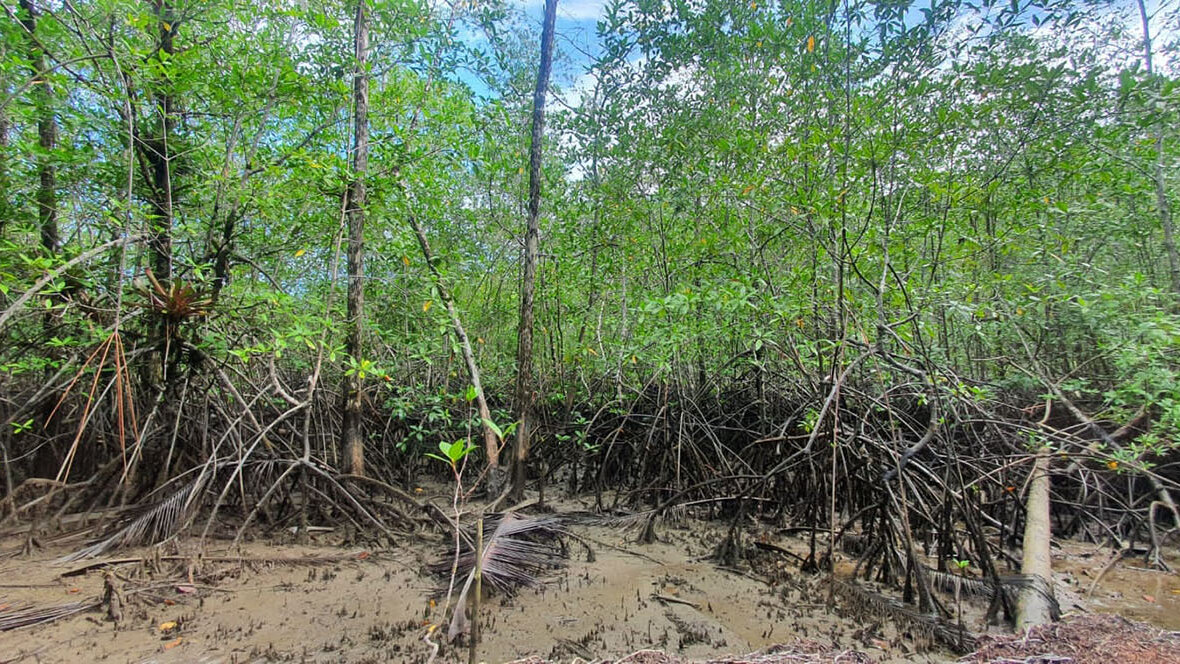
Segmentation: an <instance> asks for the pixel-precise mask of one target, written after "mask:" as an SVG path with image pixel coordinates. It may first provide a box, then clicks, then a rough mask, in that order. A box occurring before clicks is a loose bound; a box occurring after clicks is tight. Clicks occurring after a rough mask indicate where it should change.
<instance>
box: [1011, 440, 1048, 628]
mask: <svg viewBox="0 0 1180 664" xmlns="http://www.w3.org/2000/svg"><path fill="white" fill-rule="evenodd" d="M1026 505H1027V509H1028V514H1027V516H1026V517H1025V520H1024V540H1023V543H1022V548H1023V558H1022V560H1021V565H1020V573H1021V574H1023V575H1025V576H1028V577H1031V579H1032V580H1031V583H1029V585H1028V586H1027V587H1026V588H1023V589H1022V590H1021V591H1020V597H1019V598H1018V599H1017V601H1016V627H1017V628H1018V629H1024V628H1026V627H1032V626H1035V625H1043V624H1045V623H1047V622H1050V621H1051V620H1052V619H1053V608H1052V607H1053V562H1052V559H1051V558H1050V556H1049V539H1050V537H1051V536H1052V528H1051V526H1050V522H1049V452H1048V451H1046V450H1042V451H1040V452H1038V453H1037V458H1036V462H1035V464H1034V465H1033V469H1032V477H1031V479H1030V480H1029V487H1028V498H1027V501H1026Z"/></svg>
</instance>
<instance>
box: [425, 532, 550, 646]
mask: <svg viewBox="0 0 1180 664" xmlns="http://www.w3.org/2000/svg"><path fill="white" fill-rule="evenodd" d="M489 530H490V531H491V532H488V531H489ZM560 532H561V530H560V526H559V524H558V521H557V520H556V519H554V518H548V517H523V516H518V515H516V514H513V513H511V512H505V513H504V514H502V515H501V516H500V518H499V519H498V520H497V521H488V522H485V523H484V536H483V541H484V547H483V554H482V555H481V556H480V561H479V566H480V570H481V574H482V576H483V578H484V579H486V580H487V581H488V582H489V583H491V584H492V585H493V586H494V587H496V588H497V589H498V590H500V591H502V592H511V591H512V590H514V589H516V588H519V587H522V586H525V587H527V586H537V585H539V584H540V575H541V574H543V573H544V572H546V571H548V570H550V569H552V568H553V567H554V566H555V565H557V564H559V562H560V560H561V559H562V555H561V553H560V551H559V550H558V549H557V547H555V546H554V545H553V544H552V543H551V542H549V541H545V540H552V539H553V538H554V537H555V536H556V535H558V534H560ZM451 566H452V563H451V562H446V563H441V564H439V565H437V566H435V569H437V570H443V569H445V570H447V571H450V569H451ZM456 570H457V571H456V574H457V576H465V577H467V580H466V581H465V582H464V584H463V589H462V590H461V591H460V592H459V598H458V599H457V600H456V601H455V609H454V612H453V615H452V618H451V626H450V629H449V630H448V631H447V638H448V639H454V638H455V637H456V636H458V635H460V634H463V633H465V632H467V630H468V621H467V595H468V593H469V592H470V591H471V587H472V584H473V582H474V580H475V551H474V549H472V548H467V549H466V550H465V551H463V553H461V554H460V555H459V560H458V566H457V568H456Z"/></svg>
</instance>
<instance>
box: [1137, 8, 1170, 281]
mask: <svg viewBox="0 0 1180 664" xmlns="http://www.w3.org/2000/svg"><path fill="white" fill-rule="evenodd" d="M1138 4H1139V19H1140V21H1141V22H1142V24H1143V68H1144V69H1145V70H1146V71H1147V76H1148V77H1149V78H1154V76H1155V67H1154V65H1153V63H1152V57H1151V22H1150V21H1149V20H1148V17H1147V6H1146V3H1145V2H1144V0H1138ZM1152 88H1153V89H1155V81H1154V80H1153V81H1152ZM1164 160H1165V156H1164V128H1163V124H1162V123H1156V126H1155V164H1153V165H1152V177H1151V180H1152V185H1153V186H1154V187H1155V209H1156V212H1157V213H1158V214H1159V218H1160V225H1161V226H1163V228H1164V253H1165V254H1167V257H1168V277H1169V281H1170V282H1171V286H1172V292H1173V293H1175V294H1177V295H1180V253H1178V252H1177V250H1176V232H1175V227H1174V226H1173V224H1172V204H1171V202H1170V201H1169V200H1168V182H1167V177H1166V175H1165V169H1164V166H1165V161H1164Z"/></svg>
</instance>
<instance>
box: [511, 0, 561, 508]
mask: <svg viewBox="0 0 1180 664" xmlns="http://www.w3.org/2000/svg"><path fill="white" fill-rule="evenodd" d="M556 22H557V0H545V22H544V26H543V27H542V29H541V64H540V66H539V67H538V68H537V87H536V90H535V91H534V92H533V131H532V137H531V141H532V145H531V146H530V149H529V218H528V227H527V229H526V230H525V234H524V269H523V274H522V277H521V284H520V328H519V330H518V332H517V346H516V407H517V409H518V411H519V413H520V424H519V426H517V429H516V458H515V459H514V463H513V464H512V496H513V498H515V499H517V500H519V499H520V498H521V497H523V496H524V485H525V481H526V480H527V479H528V472H527V464H528V457H529V446H530V445H531V442H532V441H531V436H532V425H533V422H532V409H533V317H534V313H533V297H534V294H535V292H536V287H537V255H538V252H539V248H538V243H539V235H540V216H541V156H542V148H543V147H544V146H543V141H544V138H545V97H546V96H547V95H548V92H549V72H550V71H551V70H552V68H553V31H554V26H555V24H556Z"/></svg>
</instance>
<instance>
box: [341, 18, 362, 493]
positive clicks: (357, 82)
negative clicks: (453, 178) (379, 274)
mask: <svg viewBox="0 0 1180 664" xmlns="http://www.w3.org/2000/svg"><path fill="white" fill-rule="evenodd" d="M353 37H354V43H355V46H356V54H355V55H356V69H355V70H354V73H353V90H352V98H353V150H352V177H353V180H352V182H351V183H350V184H349V187H348V193H347V194H346V196H347V197H348V205H347V215H348V313H347V317H348V320H347V331H346V339H345V351H346V353H347V355H348V357H349V358H350V359H351V360H353V361H354V362H355V364H354V365H353V366H352V367H351V370H350V371H347V372H346V375H345V377H344V418H343V425H342V427H341V429H342V431H341V436H340V438H341V445H342V448H343V450H342V451H343V457H344V462H343V471H344V472H346V473H351V474H353V475H364V474H365V445H364V426H363V422H362V405H363V403H364V379H363V378H362V376H361V374H362V372H361V363H362V361H363V358H364V347H363V339H362V334H363V332H364V324H365V174H366V173H367V172H368V169H369V71H368V62H369V18H368V10H367V8H366V6H365V0H357V6H356V22H355V24H354V28H353Z"/></svg>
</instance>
